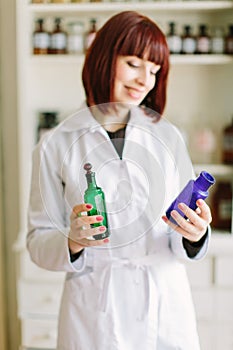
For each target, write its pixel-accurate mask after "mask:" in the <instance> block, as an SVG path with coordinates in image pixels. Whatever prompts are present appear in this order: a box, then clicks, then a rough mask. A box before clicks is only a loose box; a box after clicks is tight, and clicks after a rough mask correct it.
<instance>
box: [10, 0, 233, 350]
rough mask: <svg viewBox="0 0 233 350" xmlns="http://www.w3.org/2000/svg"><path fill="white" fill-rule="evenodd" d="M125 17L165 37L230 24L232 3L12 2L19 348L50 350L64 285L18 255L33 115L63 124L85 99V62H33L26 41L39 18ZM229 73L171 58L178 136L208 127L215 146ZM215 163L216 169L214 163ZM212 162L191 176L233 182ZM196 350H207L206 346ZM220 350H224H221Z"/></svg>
mask: <svg viewBox="0 0 233 350" xmlns="http://www.w3.org/2000/svg"><path fill="white" fill-rule="evenodd" d="M124 10H136V11H139V12H142V13H144V14H146V15H148V16H151V17H152V18H153V19H154V20H155V21H156V22H157V23H158V24H159V25H160V27H161V28H162V29H163V30H164V31H166V30H167V27H166V24H167V23H168V21H170V20H171V19H172V20H173V21H177V23H178V24H180V26H181V25H183V24H184V23H185V22H186V21H188V23H193V25H194V26H195V27H197V25H198V24H199V23H203V22H204V23H205V22H206V23H209V24H210V25H214V24H215V23H217V24H219V23H220V24H224V25H226V24H228V23H231V22H232V14H233V1H201V0H199V1H151V2H111V3H108V2H102V3H101V2H100V3H86V2H85V3H77V4H74V3H70V4H69V3H67V4H30V3H28V1H27V0H18V1H17V37H18V39H17V45H18V47H17V56H18V67H17V69H18V91H19V95H18V103H19V104H18V110H19V122H18V125H19V164H20V180H19V181H20V184H19V188H20V191H21V193H20V207H21V230H20V232H19V237H18V241H17V242H16V244H15V249H16V250H17V251H18V256H19V264H18V266H19V268H18V270H19V278H18V285H19V292H18V294H19V317H20V319H21V323H22V343H23V344H22V345H24V346H28V347H33V346H34V347H35V346H36V347H42V346H44V347H47V348H53V347H55V340H56V335H55V333H56V332H55V330H56V317H57V310H58V305H59V295H60V294H59V293H61V284H62V280H63V277H64V276H63V274H62V273H61V274H60V273H59V274H58V275H57V274H54V273H50V272H48V271H44V270H42V269H39V268H38V267H37V266H35V265H34V264H32V263H31V262H30V259H29V257H28V253H27V251H26V249H25V236H26V213H27V205H28V197H29V184H30V174H31V153H32V149H33V147H34V144H35V139H36V137H35V136H36V135H35V134H36V126H37V117H38V111H40V110H57V111H59V112H60V118H61V119H63V118H65V116H66V115H68V114H69V112H70V111H73V110H74V109H76V108H77V107H78V106H79V104H80V103H81V102H82V100H83V99H84V92H83V88H82V84H81V78H80V77H81V69H82V64H83V60H84V56H83V55H40V56H39V55H38V56H36V55H32V47H31V39H32V32H33V30H34V20H35V19H36V18H38V17H45V18H52V17H55V16H62V17H64V18H66V17H67V18H68V19H70V18H73V17H75V18H81V19H82V20H84V21H86V23H87V22H88V20H89V19H90V18H92V17H93V14H94V16H96V17H98V19H99V23H100V25H101V24H102V23H104V21H105V20H106V19H107V18H108V17H110V16H111V15H113V14H114V13H117V12H120V11H124ZM232 66H233V56H229V55H214V54H212V55H211V54H210V55H171V72H170V81H169V89H168V101H167V108H166V111H165V117H166V118H168V119H169V120H171V121H172V122H175V124H178V126H181V127H184V128H185V127H186V126H187V125H188V127H189V129H191V130H194V129H195V128H196V125H197V124H198V125H199V124H200V125H202V121H203V122H205V123H207V124H210V125H211V127H213V128H214V129H215V130H217V133H218V141H219V140H220V139H219V132H220V130H221V129H222V128H223V126H224V125H225V124H227V123H228V121H230V115H231V114H232V112H233V100H232V96H231V95H232V90H233V69H232ZM184 96H185V98H184ZM203 115H204V117H203ZM191 137H192V136H191ZM218 156H219V155H218ZM216 162H217V163H219V159H217V160H216ZM216 162H215V163H214V164H198V165H195V171H196V173H199V172H200V171H201V170H207V171H209V172H210V173H212V174H213V175H216V177H227V178H232V179H233V167H232V166H225V165H221V164H216ZM232 237H233V235H231V234H222V233H218V232H217V231H215V232H214V234H213V239H212V243H211V246H210V253H209V254H210V256H211V257H213V259H214V260H216V256H218V255H219V254H220V255H221V256H224V254H227V255H229V256H230V255H232V254H233V239H232ZM214 260H213V261H214ZM211 261H212V260H211ZM210 265H211V264H210ZM35 276H36V277H37V282H36V281H35ZM35 283H37V284H36V286H37V287H38V288H37V289H38V290H39V294H40V293H41V294H42V296H43V297H42V298H39V296H38V295H37V293H35V295H34V288H33V286H34V285H35ZM40 291H41V292H40ZM53 291H56V292H57V293H55V294H56V298H51V293H53ZM30 293H32V294H31V295H33V298H32V297H31V295H30ZM25 295H26V298H27V297H28V300H27V301H28V303H27V302H26V303H25V299H24V298H25ZM37 297H38V298H39V299H37ZM31 298H32V301H33V302H34V301H35V304H33V305H30V299H31ZM46 305H47V307H48V310H50V311H51V312H50V311H49V312H50V314H48V313H43V314H41V310H44V308H45V307H46ZM32 306H33V307H34V309H33V311H32ZM31 316H33V317H31ZM204 342H205V340H204ZM204 344H205V343H204ZM223 347H224V346H223ZM223 347H222V348H216V350H220V349H221V350H222V349H223ZM203 348H205V350H210V349H211V350H212V349H213V347H212V348H211V347H208V345H206V344H205V346H203ZM224 350H229V349H228V348H227V347H225V348H224Z"/></svg>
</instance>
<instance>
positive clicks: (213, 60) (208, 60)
mask: <svg viewBox="0 0 233 350" xmlns="http://www.w3.org/2000/svg"><path fill="white" fill-rule="evenodd" d="M170 59H171V64H172V65H179V64H197V65H203V64H207V65H210V64H231V63H233V56H230V55H214V54H209V55H171V56H170ZM83 60H84V55H82V54H80V55H78V54H77V55H72V54H67V55H31V57H30V62H33V63H51V62H52V63H64V64H66V63H67V64H71V63H74V64H77V63H79V64H81V63H83Z"/></svg>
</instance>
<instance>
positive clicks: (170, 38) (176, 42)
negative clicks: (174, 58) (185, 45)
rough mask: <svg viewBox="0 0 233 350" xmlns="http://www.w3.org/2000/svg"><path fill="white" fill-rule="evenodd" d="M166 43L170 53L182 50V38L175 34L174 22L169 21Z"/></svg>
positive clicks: (177, 52)
mask: <svg viewBox="0 0 233 350" xmlns="http://www.w3.org/2000/svg"><path fill="white" fill-rule="evenodd" d="M167 44H168V47H169V51H170V53H171V54H179V53H181V50H182V40H181V37H180V36H179V35H177V34H176V28H175V23H174V22H170V23H169V32H168V34H167Z"/></svg>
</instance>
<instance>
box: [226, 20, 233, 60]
mask: <svg viewBox="0 0 233 350" xmlns="http://www.w3.org/2000/svg"><path fill="white" fill-rule="evenodd" d="M225 53H226V54H229V55H233V24H230V25H229V27H228V34H227V36H226V37H225Z"/></svg>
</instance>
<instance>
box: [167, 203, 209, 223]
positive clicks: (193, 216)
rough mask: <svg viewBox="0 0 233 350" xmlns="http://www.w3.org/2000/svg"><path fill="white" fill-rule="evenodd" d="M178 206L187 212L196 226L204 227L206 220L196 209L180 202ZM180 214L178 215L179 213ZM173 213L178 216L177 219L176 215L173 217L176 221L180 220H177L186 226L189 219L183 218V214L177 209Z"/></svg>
mask: <svg viewBox="0 0 233 350" xmlns="http://www.w3.org/2000/svg"><path fill="white" fill-rule="evenodd" d="M178 208H179V209H180V210H181V211H182V212H183V213H184V214H185V216H186V217H187V218H188V219H189V221H190V222H191V223H192V224H193V225H194V226H196V227H199V228H200V229H202V226H203V224H204V220H203V219H202V218H201V217H200V216H199V215H198V214H197V212H196V211H194V210H192V209H191V208H189V207H188V206H187V205H186V204H184V203H179V204H178ZM177 214H178V215H177ZM173 215H175V216H176V217H177V219H175V217H173V218H174V219H175V220H176V222H177V220H179V222H177V223H178V224H179V225H180V226H181V227H183V228H185V227H186V226H187V225H186V223H188V222H187V220H185V219H183V218H182V216H181V215H180V214H179V213H177V212H176V211H175V212H174V213H173ZM182 219H183V220H182Z"/></svg>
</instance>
